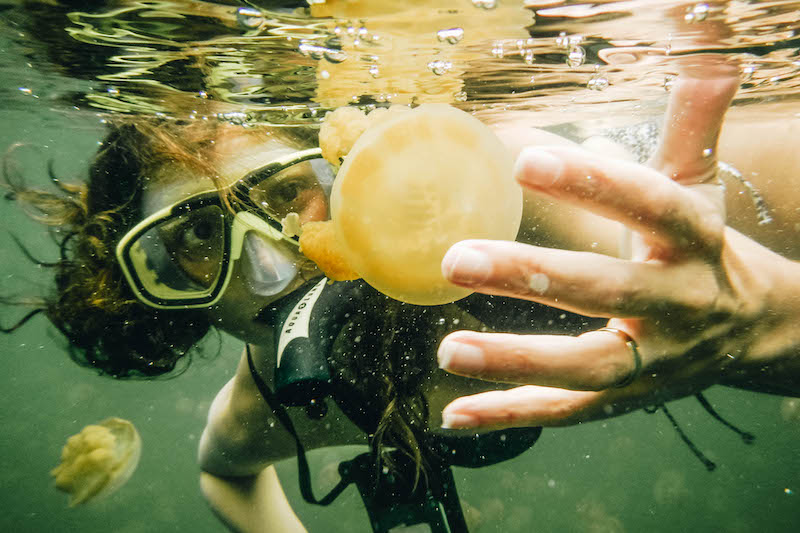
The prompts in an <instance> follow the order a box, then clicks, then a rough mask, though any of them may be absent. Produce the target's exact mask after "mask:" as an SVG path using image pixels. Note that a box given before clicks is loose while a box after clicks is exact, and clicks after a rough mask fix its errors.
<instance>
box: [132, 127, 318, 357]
mask: <svg viewBox="0 0 800 533" xmlns="http://www.w3.org/2000/svg"><path fill="white" fill-rule="evenodd" d="M213 146H214V148H213V151H214V153H213V161H214V167H215V169H216V171H217V174H218V177H217V182H218V183H219V184H220V185H228V184H232V183H234V182H236V181H238V180H240V179H241V178H243V177H244V176H246V175H247V174H249V173H250V172H252V171H253V170H256V169H259V168H261V167H263V166H264V165H266V164H268V163H270V162H272V161H274V160H275V159H277V158H279V157H283V156H286V155H288V154H291V153H293V152H296V151H297V150H296V149H294V148H290V147H288V146H286V145H283V144H281V143H280V142H278V141H276V140H274V139H269V138H267V139H266V140H265V138H264V137H261V136H254V135H245V134H227V135H223V136H220V137H218V138H217V139H215V143H214V145H213ZM303 168H308V167H307V164H301V165H297V168H296V169H295V167H290V169H289V172H287V173H284V175H283V177H282V178H281V180H280V183H278V182H277V181H275V180H273V181H270V180H265V183H268V184H269V185H268V186H267V187H264V188H262V189H261V191H262V193H263V194H264V195H265V198H259V199H256V200H257V201H258V203H261V201H267V202H269V203H270V206H271V207H272V209H271V211H272V212H273V214H274V215H276V216H278V217H280V216H285V215H286V214H288V213H290V212H297V213H298V215H299V216H300V222H301V223H303V222H308V221H311V220H324V219H325V218H326V217H327V215H328V212H327V200H326V197H325V194H324V191H323V190H322V189H321V188H320V187H318V186H304V185H303V184H304V180H305V181H307V180H308V179H310V177H309V176H303V175H301V174H302V170H301V169H303ZM214 189H216V185H215V183H214V180H212V179H211V178H210V177H208V176H198V175H197V173H196V172H192V171H191V170H188V169H185V168H179V167H173V166H165V167H163V168H162V169H160V170H159V171H158V172H156V173H155V174H154V175H153V176H151V179H150V180H149V182H148V183H147V184H146V186H145V188H144V191H143V198H142V209H143V216H148V215H150V214H152V213H155V212H157V211H158V210H160V209H163V208H164V207H167V206H169V205H172V204H174V203H176V202H179V201H182V200H184V199H186V198H188V197H190V196H192V195H194V194H198V193H201V192H205V191H209V190H214ZM300 205H302V209H299V208H298V206H300ZM195 233H197V231H195ZM202 237H203V234H202V232H200V233H198V234H197V235H192V238H193V239H195V240H197V239H202ZM252 242H257V243H258V244H257V248H258V249H256V250H255V251H253V246H252ZM249 244H251V246H250V247H247V246H245V248H247V249H248V250H249V251H245V249H243V250H242V257H241V258H240V260H238V261H236V262H235V263H234V266H233V269H234V270H233V274H232V277H231V280H230V283H229V285H228V287H227V289H226V290H225V293H224V294H223V296H222V298H221V299H220V300H219V301H218V302H217V303H216V304H215V305H213V306H211V307H209V308H208V310H207V312H208V314H209V318H210V320H211V323H212V324H214V325H215V326H217V327H218V328H220V329H222V330H224V331H226V332H228V333H230V334H232V335H234V336H236V337H238V338H239V339H241V340H243V341H245V342H249V343H253V344H264V343H267V342H271V339H272V337H271V331H270V328H269V327H267V326H266V325H265V322H264V321H263V319H259V314H260V312H261V311H262V310H263V309H264V308H265V307H267V306H268V305H269V304H270V303H271V302H274V301H275V300H277V299H279V298H281V297H283V296H285V295H286V294H288V293H289V292H291V291H292V290H294V289H296V288H297V287H299V286H300V285H301V284H303V283H304V282H305V280H307V279H309V278H310V277H313V276H314V275H316V274H318V271H317V270H316V267H315V266H314V265H313V263H311V262H310V261H309V260H308V259H306V258H305V257H304V256H303V255H302V254H300V253H299V252H298V251H297V247H296V246H294V245H292V244H290V243H288V242H286V241H285V240H280V241H276V240H268V239H267V240H265V239H264V238H263V237H257V238H256V239H255V241H253V240H252V239H251V242H250V243H249ZM215 252H216V253H217V254H219V253H220V252H219V251H212V252H211V253H210V254H209V253H205V254H204V255H206V256H208V255H212V256H213V255H214V253H215ZM187 257H189V258H190V259H191V254H189V253H187ZM269 257H271V258H273V259H274V258H275V257H278V258H280V260H281V261H288V264H290V265H291V267H288V265H287V268H292V272H294V270H296V272H297V274H296V275H294V279H292V280H291V281H290V282H289V283H288V285H287V286H286V287H285V288H282V289H281V290H279V292H277V293H274V294H267V293H265V292H264V291H259V290H257V289H256V288H254V287H258V280H257V279H255V278H258V277H259V276H258V270H259V261H260V260H261V259H262V258H264V260H265V261H268V259H267V258H269ZM206 259H208V258H207V257H206ZM182 267H183V269H184V270H185V271H186V272H185V273H186V274H187V275H188V276H189V277H192V278H193V277H195V276H197V275H201V274H202V272H201V270H202V268H203V266H202V265H197V266H196V267H194V266H184V265H183V264H182ZM206 268H207V267H206ZM264 268H267V266H265V267H264ZM264 294H266V295H264Z"/></svg>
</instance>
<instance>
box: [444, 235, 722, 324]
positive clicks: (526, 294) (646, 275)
mask: <svg viewBox="0 0 800 533" xmlns="http://www.w3.org/2000/svg"><path fill="white" fill-rule="evenodd" d="M442 273H443V275H444V277H445V278H446V279H448V280H449V281H450V282H452V283H454V284H456V285H461V286H464V287H470V288H472V289H475V290H479V291H480V292H483V293H488V294H496V295H500V296H513V297H516V298H522V299H526V300H532V301H536V302H539V303H543V304H547V305H550V306H553V307H558V308H559V309H564V310H566V311H572V312H575V313H579V314H582V315H586V316H600V317H607V318H610V317H618V318H643V317H645V316H649V315H652V314H654V313H661V314H663V313H665V312H667V311H680V312H691V311H694V310H696V309H702V308H704V306H707V305H708V304H709V298H713V297H714V296H715V294H716V290H715V287H716V279H715V277H714V273H713V271H712V270H711V269H710V268H708V266H707V265H706V263H705V262H703V261H702V260H692V259H687V260H683V261H680V262H675V263H673V262H669V263H664V262H660V261H649V262H636V261H627V260H624V259H618V258H615V257H609V256H606V255H602V254H596V253H591V252H572V251H566V250H557V249H552V248H540V247H536V246H531V245H527V244H521V243H515V242H507V241H482V240H472V241H461V242H459V243H456V244H454V245H453V246H452V247H451V248H450V250H448V252H447V254H445V257H444V259H443V260H442Z"/></svg>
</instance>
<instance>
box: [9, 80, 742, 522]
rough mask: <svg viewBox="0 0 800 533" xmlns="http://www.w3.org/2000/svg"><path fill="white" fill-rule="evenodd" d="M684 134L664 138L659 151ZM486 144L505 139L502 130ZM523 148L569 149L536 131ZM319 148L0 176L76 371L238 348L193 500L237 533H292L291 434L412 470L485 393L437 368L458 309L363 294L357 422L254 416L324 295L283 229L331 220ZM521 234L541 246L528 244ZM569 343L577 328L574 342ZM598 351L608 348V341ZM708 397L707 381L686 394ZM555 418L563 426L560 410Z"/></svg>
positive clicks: (350, 338)
mask: <svg viewBox="0 0 800 533" xmlns="http://www.w3.org/2000/svg"><path fill="white" fill-rule="evenodd" d="M675 94H681V93H680V91H676V93H675ZM716 94H717V97H716V100H714V102H713V103H714V104H715V105H710V106H708V107H705V108H703V109H699V110H698V109H697V108H695V109H694V110H693V111H692V113H690V115H691V116H693V117H695V118H698V117H699V118H698V120H697V122H698V123H699V124H700V126H698V127H699V128H701V129H702V131H703V132H704V134H703V135H699V136H696V137H691V138H690V139H689V144H690V145H691V146H689V147H687V146H684V147H683V148H682V150H681V153H683V150H687V152H686V153H691V154H694V156H693V157H694V159H691V158H690V161H688V163H693V162H696V158H697V157H699V156H700V154H702V151H703V149H705V148H707V147H709V146H714V145H715V144H716V138H717V135H718V134H719V126H720V124H721V122H722V116H723V114H724V111H725V109H726V107H727V105H728V102H729V100H730V98H731V96H732V92H731V91H721V92H719V93H716ZM676 98H677V97H676ZM679 103H680V102H679ZM684 103H686V102H684ZM685 126H686V124H685V123H682V122H680V121H668V123H667V129H666V135H665V138H667V139H670V138H674V136H675V135H676V134H678V133H680V131H681V129H682V128H683V127H685ZM498 130H499V131H500V132H501V135H502V131H503V125H498ZM505 131H506V132H511V131H512V128H510V127H509V128H506V129H505ZM505 137H507V138H512V137H513V136H511V135H506V136H505ZM516 139H517V140H519V138H518V137H516ZM523 141H524V144H526V145H530V144H552V143H567V141H564V140H558V139H554V138H553V136H552V135H549V134H546V133H543V132H536V131H535V130H531V131H529V135H528V136H526V137H524V138H523ZM709 143H710V144H709ZM314 144H315V134H314V132H313V131H310V130H307V129H301V128H297V129H294V128H283V129H281V128H247V129H246V128H241V127H239V126H233V125H228V124H225V123H209V122H205V121H196V122H186V123H180V122H172V121H167V120H153V119H128V120H125V119H123V120H121V121H119V122H118V123H116V124H114V125H113V127H112V128H111V130H110V133H109V135H108V137H107V139H106V140H105V141H104V143H103V146H102V147H101V149H100V151H99V152H98V154H97V156H96V158H95V160H94V163H93V164H92V167H91V169H90V172H89V181H88V183H87V184H86V185H85V186H68V185H65V184H62V183H61V182H58V181H56V183H57V185H58V187H59V189H60V191H59V192H57V193H46V192H42V191H38V190H32V189H30V188H28V187H26V186H25V185H24V183H21V182H20V181H19V180H17V179H15V177H14V176H10V175H7V181H8V182H9V184H10V190H11V196H12V197H13V198H15V199H16V200H17V201H18V202H20V203H23V204H27V205H29V206H31V207H33V208H35V209H36V210H38V211H39V212H40V214H41V217H42V219H43V221H45V222H46V223H48V224H50V225H52V226H54V227H56V228H58V229H60V230H61V235H62V237H61V243H60V245H61V251H62V256H61V260H60V261H58V262H56V263H54V264H52V265H50V266H51V267H52V268H53V269H54V272H55V278H56V289H57V290H56V293H55V294H54V295H53V297H52V298H51V299H49V300H48V301H47V302H45V303H44V305H42V306H41V308H40V309H39V311H40V312H44V313H45V314H46V315H47V316H48V317H49V318H50V320H52V321H53V323H54V324H56V325H57V326H58V327H59V329H60V330H61V331H62V332H64V334H65V335H66V336H67V338H68V339H69V340H70V342H71V344H72V345H73V346H74V347H75V350H74V351H73V352H72V353H73V357H74V358H75V359H76V360H77V361H78V362H80V363H82V364H86V365H89V366H93V367H96V368H99V369H100V370H102V371H103V372H106V373H108V374H110V375H113V376H117V377H125V376H131V375H145V376H156V375H159V374H163V373H165V372H169V371H171V370H173V369H174V368H175V367H176V365H177V364H178V362H179V361H180V359H181V358H182V357H184V356H185V355H186V353H187V352H188V351H189V350H190V348H191V346H192V345H193V344H194V343H195V342H197V341H198V340H199V339H200V338H201V337H202V336H203V335H204V334H205V333H206V332H207V331H208V329H209V328H210V327H212V326H213V327H217V328H219V329H221V330H223V331H226V332H229V333H231V334H232V335H234V336H236V337H238V338H239V339H241V340H242V341H244V342H245V343H246V346H247V347H246V349H245V352H244V354H243V355H242V358H241V360H240V362H239V365H238V367H237V371H236V375H235V376H234V378H233V379H232V380H231V381H230V382H228V384H227V385H226V386H225V387H223V389H222V390H221V391H220V392H219V393H218V394H217V396H216V398H215V400H214V402H213V404H212V407H211V409H210V412H209V417H208V424H207V426H206V428H205V430H204V432H203V435H202V438H201V442H200V446H199V461H200V465H201V467H202V469H203V474H202V475H201V487H202V489H203V492H204V494H205V496H206V498H207V499H208V501H209V503H210V505H211V507H212V508H213V509H214V511H215V512H216V513H217V514H218V515H219V516H220V517H221V518H222V520H223V521H224V522H225V523H226V524H228V525H229V526H230V527H231V528H232V529H234V530H239V531H260V530H269V531H276V530H277V531H280V530H287V531H295V530H301V529H302V525H301V524H300V523H299V522H298V520H297V518H296V516H295V515H294V513H293V512H292V511H291V509H290V507H289V506H288V502H287V500H286V498H285V497H284V495H283V492H282V490H281V488H280V484H279V482H278V479H277V476H276V475H275V471H274V468H273V467H272V466H271V465H272V464H273V463H275V462H276V461H278V460H281V459H284V458H287V457H291V456H293V455H295V454H296V453H297V446H296V443H295V440H294V436H293V435H292V433H293V432H294V433H295V434H296V435H297V437H298V439H299V440H300V441H301V442H302V443H303V446H304V447H306V448H315V447H321V446H335V445H344V444H370V445H371V447H372V449H373V450H374V453H375V455H376V456H380V454H381V451H382V450H384V449H388V448H390V447H392V448H399V449H401V450H403V451H405V453H406V454H408V455H410V456H411V457H413V458H414V459H415V462H416V463H417V464H418V465H421V464H422V462H423V457H422V454H421V451H420V450H421V446H422V445H424V444H426V443H427V441H428V440H430V437H429V436H430V435H436V434H448V433H447V432H444V431H442V430H441V429H439V428H440V427H441V426H442V422H443V420H442V419H441V416H440V413H441V412H442V409H443V408H444V407H445V406H446V405H447V404H448V403H449V402H451V401H452V400H454V399H455V398H456V397H458V396H462V395H465V394H474V393H479V392H484V391H488V390H490V389H492V388H494V385H493V384H492V383H488V382H482V381H473V380H469V379H466V378H461V377H459V376H454V375H452V374H449V373H447V372H445V371H442V370H439V369H438V368H436V365H435V352H436V349H437V345H438V342H439V340H440V339H441V338H442V337H444V336H445V335H446V334H447V333H448V332H449V331H451V330H453V329H456V326H455V324H456V323H457V324H458V328H467V329H479V328H480V327H481V326H482V324H481V323H480V322H479V321H478V320H477V319H475V318H474V317H472V316H471V315H470V314H468V313H465V312H463V311H461V309H460V308H459V307H457V306H455V305H453V306H445V307H441V308H419V307H413V306H408V305H404V304H400V303H399V302H394V301H392V300H390V299H388V298H386V297H384V296H382V295H380V294H379V293H377V292H375V291H370V290H369V289H365V291H364V293H363V299H362V300H361V301H360V302H359V308H360V310H361V311H360V312H357V313H353V314H352V315H351V316H350V317H347V321H346V322H345V323H344V324H341V325H340V327H339V329H338V331H332V332H331V333H332V334H333V335H334V336H335V337H336V339H335V340H334V342H333V346H332V348H331V354H330V357H329V359H330V364H331V366H332V371H333V372H332V373H333V376H334V379H335V380H338V382H340V383H343V384H348V386H351V388H350V389H349V390H352V392H353V394H354V397H356V398H358V399H359V400H364V401H363V402H361V405H358V406H356V407H355V408H352V407H350V410H349V412H346V411H345V409H348V407H347V406H345V407H343V406H341V405H338V404H335V403H331V404H330V406H329V411H328V413H327V414H325V415H324V417H322V418H310V417H309V416H307V414H306V411H305V409H302V408H295V407H288V408H286V412H287V413H288V417H289V420H290V421H291V425H292V427H293V429H292V430H290V428H289V427H288V426H287V424H286V423H284V421H283V420H282V417H281V416H279V415H278V414H277V410H276V409H275V408H274V406H272V405H270V403H268V402H267V401H265V395H264V392H263V391H262V390H261V389H260V382H261V381H263V382H264V384H265V385H266V386H267V387H269V388H272V387H274V384H275V375H274V373H275V366H276V361H275V359H276V348H275V346H276V331H275V328H274V327H273V326H272V325H271V324H270V317H271V316H272V314H273V313H274V310H275V307H276V305H278V303H279V302H280V301H281V300H283V299H284V297H287V296H289V295H291V294H292V293H293V292H294V291H295V290H296V289H298V288H299V287H301V286H304V285H306V283H307V282H310V281H314V280H315V279H316V278H318V272H317V271H316V269H315V267H314V265H313V264H310V263H309V262H308V261H307V260H306V259H305V258H304V257H303V256H302V255H301V254H300V253H299V252H298V250H297V247H296V244H295V243H294V241H293V237H292V235H291V233H292V232H291V231H288V230H287V229H286V228H287V226H288V223H287V221H286V217H287V216H288V215H289V214H290V213H295V214H296V215H297V216H298V217H299V219H300V221H311V220H319V219H324V218H325V217H327V204H326V201H327V191H328V190H329V188H330V185H331V182H332V180H333V176H332V174H331V172H330V169H329V168H328V167H327V166H326V164H325V163H324V162H323V161H322V160H321V159H320V157H319V152H318V150H317V148H316V147H315V146H314ZM510 144H511V143H510ZM689 148H692V149H691V150H690V149H689ZM706 163H707V162H706ZM704 164H705V163H704ZM542 168H544V167H542ZM610 168H612V170H613V169H614V168H616V167H614V166H613V165H612V167H610ZM704 170H708V169H707V168H705V167H704ZM695 175H696V174H695ZM704 175H705V174H704ZM579 229H582V228H579ZM527 234H528V235H529V237H530V236H532V237H530V238H529V240H534V241H535V239H536V232H531V231H528V232H527ZM452 272H454V269H450V270H449V273H450V274H452ZM529 286H530V285H529ZM590 311H591V310H590ZM587 314H592V313H587ZM442 318H444V320H440V319H442ZM580 327H584V320H583V319H579V320H578V326H577V327H576V328H573V329H577V328H580ZM542 329H544V328H542ZM593 335H595V336H597V335H600V333H594V334H593ZM602 339H603V342H605V343H606V345H608V346H610V347H617V348H618V346H616V344H619V338H618V334H616V333H615V334H614V335H610V334H603V335H602ZM622 347H623V348H625V349H626V350H627V349H628V346H627V344H625V343H623V346H622ZM618 351H620V350H618ZM621 352H622V353H623V354H627V352H625V351H624V350H621ZM614 353H616V352H614ZM453 361H457V358H455V357H454V356H450V360H449V361H447V362H446V364H444V365H443V366H446V367H451V366H452V365H451V363H452V362H453ZM625 363H628V361H627V360H626V361H625ZM608 368H610V369H611V370H613V372H610V373H608V374H603V378H604V381H602V383H601V384H600V385H598V386H597V387H595V388H602V389H608V390H620V391H625V390H629V391H631V390H638V387H639V385H637V384H636V381H635V379H634V381H633V382H632V383H630V388H628V387H623V388H614V387H613V385H620V384H623V385H628V384H629V383H628V381H630V379H629V378H630V376H633V378H636V377H638V376H637V374H636V371H635V369H633V371H632V369H631V367H630V366H629V365H627V364H617V363H616V362H615V363H614V364H612V365H610V366H609V367H608ZM464 373H469V372H464ZM554 379H555V378H554ZM713 382H715V381H714V380H713V379H708V378H704V379H703V380H702V381H697V382H693V387H695V389H697V388H704V387H705V386H708V385H709V384H711V383H713ZM695 389H691V390H695ZM682 390H683V389H682ZM683 394H686V392H684V393H683ZM678 395H679V394H675V395H673V396H678ZM556 400H558V399H556ZM550 405H552V406H553V409H554V410H555V411H556V412H558V413H563V412H564V405H563V404H559V403H558V402H557V401H555V402H553V403H552V404H550ZM358 413H362V415H369V416H362V417H361V418H360V417H359V415H358ZM367 418H368V420H366V422H365V419H367ZM445 422H447V423H448V425H450V426H458V425H469V424H459V423H457V420H456V419H452V418H451V420H449V421H447V420H445ZM542 422H548V420H544V421H542V420H538V419H537V423H542ZM454 433H455V434H459V433H458V431H457V430H456V431H454ZM472 433H473V432H472V431H470V430H462V431H461V433H460V434H462V435H470V434H472ZM422 466H424V465H422ZM421 477H422V478H424V476H421Z"/></svg>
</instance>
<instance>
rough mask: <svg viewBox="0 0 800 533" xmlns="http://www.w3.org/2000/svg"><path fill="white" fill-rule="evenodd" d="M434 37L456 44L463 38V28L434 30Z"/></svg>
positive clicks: (440, 40)
mask: <svg viewBox="0 0 800 533" xmlns="http://www.w3.org/2000/svg"><path fill="white" fill-rule="evenodd" d="M436 38H437V39H439V42H440V43H443V42H446V43H448V44H458V43H459V42H460V41H461V39H463V38H464V29H463V28H448V29H444V30H439V31H437V32H436Z"/></svg>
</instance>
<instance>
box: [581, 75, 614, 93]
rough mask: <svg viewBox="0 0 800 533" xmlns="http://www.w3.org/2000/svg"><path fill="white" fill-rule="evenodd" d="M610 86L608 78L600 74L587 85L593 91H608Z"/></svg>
mask: <svg viewBox="0 0 800 533" xmlns="http://www.w3.org/2000/svg"><path fill="white" fill-rule="evenodd" d="M609 85H610V84H609V82H608V78H606V77H605V76H603V75H601V74H600V73H595V74H594V75H593V76H592V77H591V78H589V83H587V84H586V86H587V87H588V88H589V89H591V90H593V91H605V90H606V89H608V86H609Z"/></svg>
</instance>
